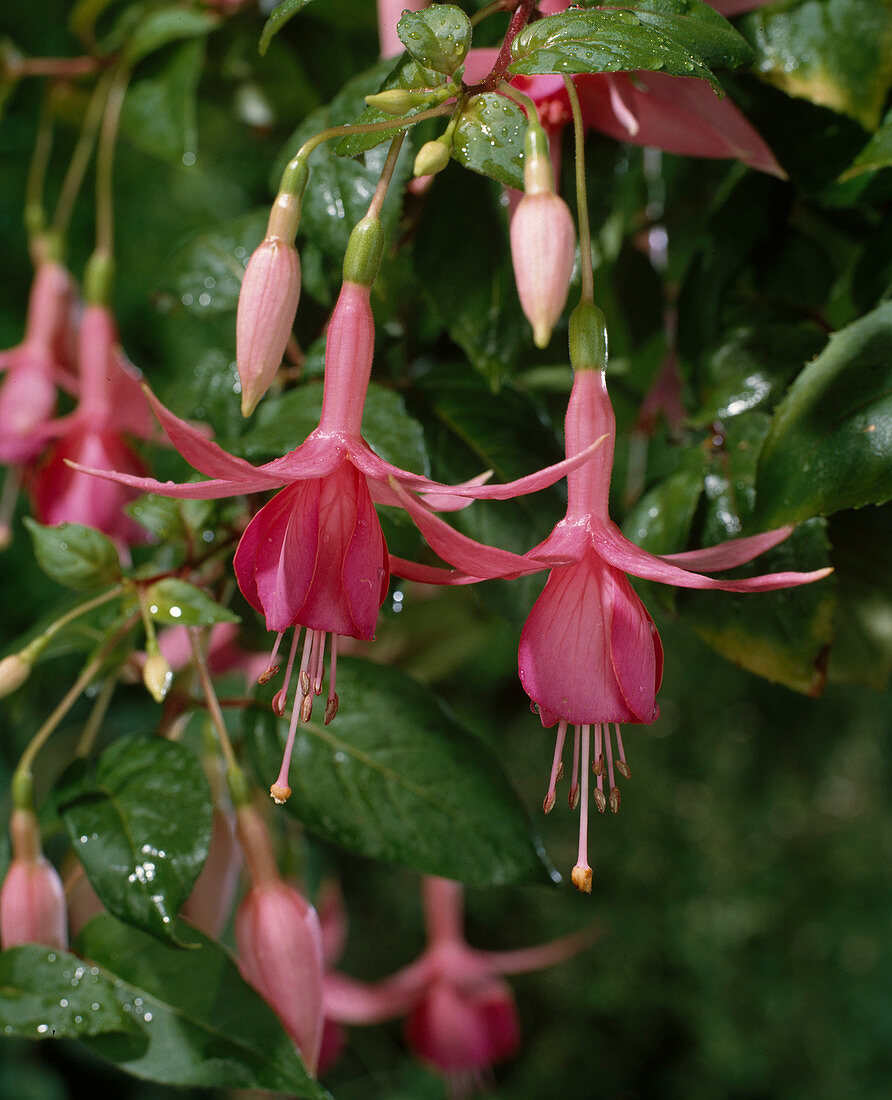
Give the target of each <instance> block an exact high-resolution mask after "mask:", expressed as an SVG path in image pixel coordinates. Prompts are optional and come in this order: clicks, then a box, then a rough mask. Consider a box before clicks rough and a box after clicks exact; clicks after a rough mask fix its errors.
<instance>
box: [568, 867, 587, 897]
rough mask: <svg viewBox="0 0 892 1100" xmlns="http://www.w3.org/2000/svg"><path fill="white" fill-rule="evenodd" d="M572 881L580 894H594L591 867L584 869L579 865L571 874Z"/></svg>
mask: <svg viewBox="0 0 892 1100" xmlns="http://www.w3.org/2000/svg"><path fill="white" fill-rule="evenodd" d="M570 879H571V881H572V882H573V885H574V886H575V887H576V889H577V890H578V891H579V892H580V894H590V893H591V892H592V869H591V867H588V866H585V867H582V866H580V865H579V864H578V863H577V864H576V866H575V867H574V868H573V870H572V871H571V872H570Z"/></svg>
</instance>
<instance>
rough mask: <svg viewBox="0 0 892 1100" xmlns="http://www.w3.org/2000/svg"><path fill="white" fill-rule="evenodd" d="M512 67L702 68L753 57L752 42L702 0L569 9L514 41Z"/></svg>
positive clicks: (691, 72)
mask: <svg viewBox="0 0 892 1100" xmlns="http://www.w3.org/2000/svg"><path fill="white" fill-rule="evenodd" d="M511 56H512V58H513V61H512V63H511V64H510V66H509V67H508V71H509V73H513V74H515V75H516V74H523V75H526V76H532V75H534V74H536V73H568V74H569V73H599V72H619V71H629V70H635V69H649V70H656V71H658V72H664V73H668V74H669V75H671V76H699V77H703V78H704V79H706V80H709V81H710V82H711V83H712V85H713V87H715V88H716V90H717V91H719V92H720V91H721V85H720V84H719V83H718V81H717V80H716V79H715V77H714V76H713V75H712V73H711V72H710V68H718V67H724V68H732V67H734V66H736V65H742V64H745V63H746V62H748V61H749V60H751V58H752V51H751V50H750V49H749V47H748V46H747V44H746V42H744V40H743V39H742V38H741V37H740V35H739V34H738V33H737V32H736V31H735V30H734V28H733V27H731V25H730V24H729V23H727V22H726V20H724V19H723V18H722V17H721V16H720V15H719V14H718V13H717V12H715V11H713V9H712V8H710V7H709V6H708V5H707V4H704V3H700V2H699V0H657V2H655V3H652V4H646V5H639V6H636V10H635V11H630V10H628V9H627V8H626V7H625V6H624V7H623V8H622V10H618V11H604V10H600V11H588V12H579V11H573V12H567V13H563V14H560V15H552V16H548V17H547V18H546V19H542V20H539V21H538V22H536V23H533V24H531V25H529V26H528V27H526V28H525V29H524V30H523V31H521V32H520V34H519V35H518V36H517V37H516V38H515V39H514V42H513V43H512V45H511Z"/></svg>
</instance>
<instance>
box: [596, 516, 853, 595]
mask: <svg viewBox="0 0 892 1100" xmlns="http://www.w3.org/2000/svg"><path fill="white" fill-rule="evenodd" d="M592 540H593V542H594V545H595V549H596V550H597V552H598V553H599V554H600V555H601V556H602V557H603V558H604V560H605V561H608V562H610V564H611V565H614V566H616V568H617V569H622V570H623V572H624V573H631V574H632V575H633V576H635V577H641V578H642V579H644V580H648V581H660V582H662V583H663V584H674V585H677V586H678V587H679V588H717V589H721V590H722V591H724V592H769V591H772V590H773V589H777V588H793V587H795V586H796V585H800V584H810V583H811V582H812V581H818V580H821V578H822V577H826V576H827V575H828V574H830V573H832V572H833V570H832V569H816V570H814V571H813V572H811V573H793V572H789V573H767V574H765V575H764V576H761V577H748V578H746V579H744V580H717V579H716V578H714V577H703V576H701V575H700V574H699V573H689V572H688V571H687V570H686V569H680V568H679V567H678V566H677V565H673V564H672V563H671V562H668V561H664V560H663V559H662V558H657V557H655V556H654V555H653V554H648V552H647V551H646V550H642V549H641V548H640V547H638V546H636V545H635V544H634V543H632V542H629V540H628V539H626V538H624V537H623V535H622V534H621V533H620V531H619V529H618V528H617V526H616V525H615V524H613V523H611V524H609V525H608V524H599V525H598V527H597V530H595V531H594V532H593V533H592Z"/></svg>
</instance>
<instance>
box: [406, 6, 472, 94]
mask: <svg viewBox="0 0 892 1100" xmlns="http://www.w3.org/2000/svg"><path fill="white" fill-rule="evenodd" d="M396 32H397V34H398V35H399V37H400V41H401V42H402V44H403V45H404V46H405V47H406V49H407V50H408V51H409V53H410V54H411V55H412V56H413V57H414V58H415V60H416V61H418V62H419V64H421V65H424V66H425V67H426V68H428V69H433V70H434V72H438V73H445V74H446V75H447V76H451V75H452V73H454V72H455V70H456V69H457V68H458V67H459V65H461V63H462V62H463V61H464V59H465V55H466V54H467V52H468V47H469V46H470V45H471V22H470V20H469V19H468V17H467V16H466V15H465V13H464V12H463V11H462V10H461V8H457V7H455V6H454V5H453V4H437V6H436V7H433V8H427V9H426V10H424V11H405V12H403V15H402V18H401V19H400V21H399V23H397V27H396Z"/></svg>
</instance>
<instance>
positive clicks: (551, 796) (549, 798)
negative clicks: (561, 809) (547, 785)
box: [542, 791, 555, 814]
mask: <svg viewBox="0 0 892 1100" xmlns="http://www.w3.org/2000/svg"><path fill="white" fill-rule="evenodd" d="M554 802H555V793H554V791H549V792H548V794H547V795H546V796H545V797H544V798H543V799H542V812H543V813H546V814H550V813H551V811H552V810H553V809H554Z"/></svg>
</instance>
